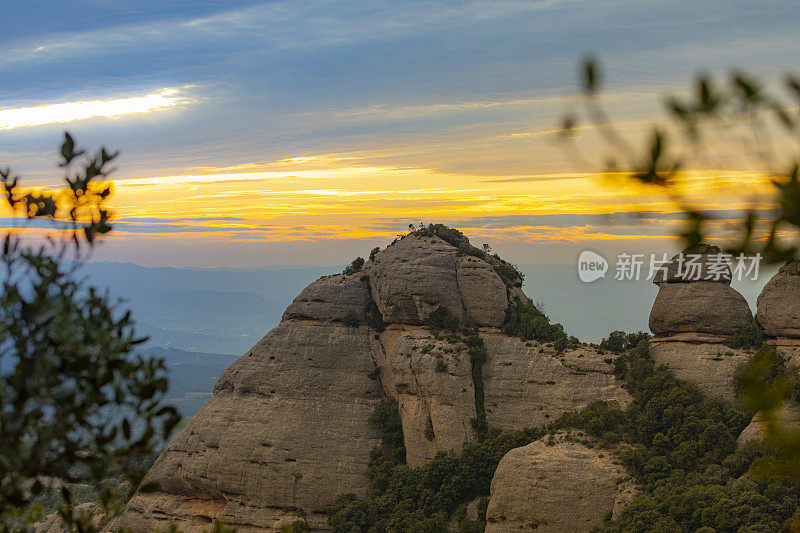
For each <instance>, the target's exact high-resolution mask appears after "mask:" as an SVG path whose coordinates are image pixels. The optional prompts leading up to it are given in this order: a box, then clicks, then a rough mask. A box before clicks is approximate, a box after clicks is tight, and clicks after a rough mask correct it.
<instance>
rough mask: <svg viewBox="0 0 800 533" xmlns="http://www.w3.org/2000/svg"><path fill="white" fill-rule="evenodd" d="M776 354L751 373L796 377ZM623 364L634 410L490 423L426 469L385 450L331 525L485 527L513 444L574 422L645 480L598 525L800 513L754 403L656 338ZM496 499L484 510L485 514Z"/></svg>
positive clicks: (736, 526)
mask: <svg viewBox="0 0 800 533" xmlns="http://www.w3.org/2000/svg"><path fill="white" fill-rule="evenodd" d="M615 337H617V338H618V337H619V336H618V335H617V336H615ZM765 353H766V352H765ZM770 354H771V352H769V353H767V354H766V355H764V356H762V357H761V358H758V359H756V363H754V365H753V366H752V368H750V369H749V370H747V369H745V370H743V371H742V373H741V376H740V380H745V382H746V376H747V373H748V372H750V373H753V372H760V373H761V374H763V373H765V372H766V373H768V374H769V375H770V376H771V377H770V379H768V380H767V382H769V383H771V384H774V385H775V386H776V387H785V385H782V383H784V382H783V381H782V380H783V379H784V378H783V377H782V376H783V374H782V367H781V365H780V362H779V361H776V360H775V359H774V358H773V357H772V356H771V355H770ZM765 362H766V363H765ZM765 364H766V366H765ZM614 372H615V374H616V376H617V377H618V378H619V379H621V380H622V381H623V382H624V384H625V386H626V388H627V389H628V390H629V391H630V393H631V395H632V396H633V402H632V403H631V405H630V406H629V407H628V408H627V409H625V410H622V409H620V408H619V406H618V405H616V404H615V403H608V402H595V403H592V404H591V405H589V406H587V407H586V408H585V409H583V410H581V411H576V412H570V413H565V414H564V415H563V416H561V417H560V418H559V419H558V420H556V421H555V422H554V423H552V424H551V425H550V426H548V427H546V428H533V429H527V430H524V431H510V432H503V433H501V432H499V431H497V430H489V431H488V432H487V435H486V437H485V438H484V439H483V440H482V441H480V442H476V443H467V444H464V447H463V448H462V451H461V454H460V455H456V454H453V453H440V454H438V455H437V456H436V457H435V458H434V459H433V461H431V462H430V463H429V464H427V465H424V466H422V467H419V468H414V469H411V468H409V467H408V466H407V465H405V464H403V462H402V461H399V460H398V455H397V454H394V455H393V454H392V453H388V454H387V453H384V452H381V451H378V450H376V451H375V452H374V453H373V457H372V461H371V463H370V468H369V475H370V480H371V489H370V493H369V495H368V498H367V500H366V501H365V500H360V499H359V498H357V497H356V496H355V495H352V494H348V495H344V496H342V497H340V498H339V500H338V502H337V504H336V505H335V506H334V508H333V509H331V511H330V514H329V523H330V525H331V526H332V527H333V528H334V530H335V531H339V532H344V531H347V532H368V531H369V532H384V531H385V532H400V531H428V532H441V531H445V530H446V528H447V524H448V523H449V522H450V521H451V519H452V518H455V519H456V522H458V523H459V527H460V528H461V531H482V530H483V526H484V525H485V523H471V521H469V520H467V519H466V513H465V507H464V506H465V504H466V503H467V502H469V501H472V500H474V499H475V498H479V497H482V496H484V497H485V496H487V495H488V493H489V485H490V482H491V479H492V477H493V475H494V471H495V469H496V468H497V465H498V463H499V461H500V459H501V458H502V457H503V455H505V454H506V453H507V452H508V451H510V450H511V449H513V448H516V447H519V446H524V445H526V444H528V443H530V442H532V441H534V440H536V439H539V438H541V437H543V436H546V435H547V434H548V433H550V434H551V435H552V434H553V433H554V432H555V431H557V430H565V429H566V430H567V431H568V432H569V431H585V432H587V433H589V434H590V435H592V436H593V437H594V438H595V441H594V442H595V444H591V443H589V445H597V446H602V447H604V448H607V449H608V453H613V454H615V455H616V456H617V457H618V458H619V460H620V461H621V462H622V463H623V464H624V465H625V466H626V467H627V468H628V470H629V471H630V472H631V474H632V476H633V477H634V480H635V481H636V482H637V485H638V486H639V489H640V493H639V494H638V495H637V496H636V497H635V498H634V500H633V502H632V503H631V504H630V505H629V506H628V507H627V508H626V509H625V510H623V511H622V512H621V513H620V515H619V517H618V518H617V519H616V520H615V521H611V516H610V515H609V516H608V517H607V520H606V522H605V523H604V525H603V526H601V527H599V528H597V531H601V532H622V531H625V532H628V531H632V532H646V531H780V530H783V529H789V528H790V527H795V526H797V525H798V523H800V522H799V521H800V512H798V508H800V486H798V485H797V484H796V483H795V482H794V481H792V479H791V478H789V477H786V476H783V477H776V476H774V475H772V476H768V477H759V476H757V475H755V470H756V469H757V468H758V467H759V465H762V464H765V463H766V464H770V461H772V460H774V459H775V457H776V455H775V452H774V450H771V449H769V448H767V447H766V446H765V445H763V444H761V443H757V442H751V443H748V444H746V445H744V446H740V447H738V448H737V446H736V438H737V436H738V435H739V434H740V433H741V431H742V429H744V427H745V426H746V425H747V424H748V422H749V421H750V419H751V416H752V412H753V411H752V410H750V409H748V408H747V407H746V406H744V405H734V404H731V403H730V402H726V401H723V400H719V399H710V398H704V397H703V395H702V393H701V392H700V391H699V389H697V387H696V386H694V385H692V384H690V383H687V382H684V381H681V380H679V379H677V378H676V377H675V376H674V375H673V374H672V372H671V371H669V370H668V369H666V368H663V367H662V368H657V367H656V366H655V363H654V362H653V359H652V358H651V357H650V354H649V344H648V341H647V340H646V339H642V340H640V341H639V343H638V344H637V345H636V346H635V347H634V348H632V349H629V350H628V351H627V352H626V353H624V354H622V355H620V356H619V357H617V358H616V360H615V363H614ZM751 381H752V382H754V383H763V382H764V380H761V381H759V380H751ZM781 393H782V394H786V391H785V390H784V391H783V392H781ZM394 405H395V404H393V403H391V402H387V403H384V404H382V405H381V406H379V408H380V411H381V415H380V416H378V417H376V419H380V420H389V421H393V423H392V424H390V425H389V426H388V428H389V429H388V431H385V430H384V429H382V431H385V432H384V433H383V434H384V443H386V442H395V446H396V445H397V444H396V443H397V442H402V431H401V430H400V433H398V426H399V415H396V416H395V415H391V414H390V413H389V411H390V410H391V408H392V407H393V406H394ZM569 434H570V433H568V435H569ZM572 438H576V437H572ZM389 448H390V449H392V447H391V446H390V447H389ZM485 509H486V507H485V504H484V506H483V508H482V512H481V513H479V517H482V518H483V519H484V520H485ZM703 528H705V529H703Z"/></svg>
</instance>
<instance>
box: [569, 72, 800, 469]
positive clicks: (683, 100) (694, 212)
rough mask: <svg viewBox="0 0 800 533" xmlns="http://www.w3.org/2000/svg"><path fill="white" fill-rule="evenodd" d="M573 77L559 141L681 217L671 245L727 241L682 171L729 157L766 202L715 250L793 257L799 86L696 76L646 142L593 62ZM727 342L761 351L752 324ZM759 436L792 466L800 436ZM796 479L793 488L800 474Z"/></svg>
mask: <svg viewBox="0 0 800 533" xmlns="http://www.w3.org/2000/svg"><path fill="white" fill-rule="evenodd" d="M581 74H582V79H581V89H582V93H583V99H582V100H581V101H580V102H579V104H578V105H580V106H581V111H580V112H579V111H577V110H576V111H571V112H568V113H567V114H565V115H564V117H563V121H562V127H561V128H560V130H559V133H558V136H559V138H560V139H561V140H562V141H564V142H565V143H572V142H573V141H574V140H575V139H576V138H577V133H578V131H579V130H584V129H586V127H585V126H586V125H588V126H590V127H591V129H594V130H595V132H596V133H599V134H600V137H601V139H602V140H603V141H604V143H605V144H606V148H609V149H610V153H605V154H604V155H603V160H604V163H602V165H603V166H604V167H605V170H606V171H607V172H608V173H609V175H614V176H623V177H625V178H628V179H630V180H632V181H633V182H636V183H639V184H642V185H645V186H648V187H650V188H651V189H652V190H653V192H655V193H658V194H664V195H665V196H667V197H668V198H670V200H671V201H672V202H673V203H674V204H675V205H676V207H677V208H678V209H679V210H680V211H681V212H682V213H683V215H684V221H683V228H682V231H680V233H679V234H678V237H680V238H681V240H682V241H683V244H684V246H685V247H689V248H691V247H694V246H697V245H699V244H700V243H703V242H708V241H709V240H710V239H711V238H714V237H718V236H721V237H725V235H724V233H723V234H722V235H720V234H719V233H716V232H715V228H716V229H719V225H718V224H716V220H715V218H717V217H718V216H719V214H721V213H722V212H724V210H720V211H718V212H716V213H715V212H714V211H709V210H708V209H706V208H705V206H703V205H701V204H698V203H697V202H696V201H693V200H692V199H691V198H690V196H689V195H687V194H686V191H687V189H686V188H685V187H683V185H685V183H686V181H687V179H688V176H689V174H688V173H687V172H686V171H687V170H690V169H692V168H694V169H701V170H705V169H710V168H719V166H718V165H719V162H720V161H726V160H730V157H731V154H732V153H734V152H735V153H736V154H739V155H740V156H742V155H743V156H745V161H746V166H747V167H749V168H756V169H758V170H759V172H760V173H761V178H762V179H763V182H764V183H765V184H769V185H770V187H771V189H770V193H769V194H763V195H760V197H759V200H758V202H757V203H756V202H751V205H749V206H748V207H747V208H746V209H739V214H738V215H735V216H733V217H730V216H729V215H728V214H726V215H725V219H726V223H725V227H726V231H730V230H731V229H732V230H733V231H734V233H735V236H734V237H732V238H725V239H724V241H723V243H722V244H723V246H722V248H723V249H724V251H725V252H726V253H729V254H731V255H738V254H744V255H750V256H755V255H756V254H760V257H761V258H763V259H764V260H765V262H766V263H773V264H775V263H781V262H784V261H791V260H795V259H796V258H797V257H798V253H799V252H800V243H798V238H797V236H798V233H797V231H798V229H800V155H798V152H797V150H795V149H794V148H793V147H795V146H796V145H797V142H798V140H800V113H798V111H797V100H798V98H800V78H798V77H797V76H796V75H794V74H789V73H787V74H785V75H784V76H783V79H782V80H781V82H780V83H770V82H768V81H767V80H765V79H762V78H761V77H759V76H758V75H753V74H752V73H747V72H743V71H741V70H734V71H732V72H731V73H730V75H729V77H728V78H727V79H726V80H721V81H720V80H717V79H715V78H714V77H713V76H711V75H709V74H705V73H702V74H700V75H698V76H697V79H696V80H695V83H694V87H692V89H691V90H690V91H688V92H687V93H686V94H687V96H684V97H676V96H668V97H667V98H665V99H664V108H665V111H666V112H667V117H668V121H666V122H664V121H658V122H657V123H654V124H653V125H652V127H651V134H650V135H649V136H646V137H645V138H644V139H636V141H639V142H630V141H629V139H627V138H626V136H625V135H623V134H622V133H621V131H619V129H618V128H617V127H616V126H615V125H614V123H613V121H612V119H611V118H610V117H609V115H608V114H607V113H606V110H605V108H604V106H603V104H602V102H601V98H600V96H601V92H602V90H601V89H602V87H601V85H602V83H601V82H602V72H601V69H600V68H599V65H598V63H597V61H596V60H595V59H594V58H591V57H590V58H587V59H585V60H584V62H583V64H582V66H581ZM581 122H585V124H582V123H581ZM642 141H643V142H642ZM709 141H711V142H709ZM572 148H573V150H572V153H573V154H574V155H577V156H578V157H577V159H578V160H580V161H582V162H584V163H585V160H584V159H583V157H582V155H581V150H580V148H579V147H578V146H577V145H576V144H572ZM720 156H721V157H720ZM717 220H718V219H717ZM715 233H716V234H715ZM730 343H732V344H737V345H738V344H741V346H740V347H752V348H756V347H758V346H759V344H760V340H759V338H758V331H757V329H756V328H755V326H754V325H751V326H750V329H749V330H748V331H745V332H742V333H741V334H740V335H737V336H736V337H735V338H734V339H732V340H731V341H730ZM772 398H773V400H774V401H775V402H776V403H774V404H772V405H764V407H765V408H764V409H762V414H763V416H765V417H767V418H769V417H772V416H773V415H774V414H775V413H777V412H778V410H779V409H780V407H781V399H780V397H778V396H774V397H772ZM765 431H766V433H767V437H768V438H769V439H772V440H774V441H778V442H784V443H787V444H788V443H790V442H794V448H793V449H790V447H789V446H787V447H784V448H783V454H784V455H785V456H788V454H791V455H793V459H792V462H795V463H797V464H800V430H797V429H792V428H791V427H787V426H785V425H782V424H781V421H780V420H778V419H773V420H769V421H768V423H767V424H765ZM797 479H798V481H800V471H799V472H798V477H797Z"/></svg>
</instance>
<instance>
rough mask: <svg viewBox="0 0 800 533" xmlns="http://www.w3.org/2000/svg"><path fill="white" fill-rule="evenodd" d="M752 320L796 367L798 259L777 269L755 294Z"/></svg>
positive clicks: (799, 358) (799, 360)
mask: <svg viewBox="0 0 800 533" xmlns="http://www.w3.org/2000/svg"><path fill="white" fill-rule="evenodd" d="M756 319H757V320H758V323H759V324H760V325H761V327H762V328H763V329H764V334H765V335H766V336H767V337H768V340H767V342H768V343H769V344H772V345H774V346H775V347H777V348H778V350H779V351H781V352H783V353H785V354H786V355H787V356H788V357H789V359H790V362H792V363H793V364H795V365H796V366H800V261H790V262H788V263H786V264H785V265H784V266H783V267H781V268H780V269H779V270H778V273H777V274H775V275H774V276H773V277H772V279H770V280H769V281H768V282H767V284H766V285H765V286H764V289H763V290H762V291H761V294H759V295H758V311H757V312H756Z"/></svg>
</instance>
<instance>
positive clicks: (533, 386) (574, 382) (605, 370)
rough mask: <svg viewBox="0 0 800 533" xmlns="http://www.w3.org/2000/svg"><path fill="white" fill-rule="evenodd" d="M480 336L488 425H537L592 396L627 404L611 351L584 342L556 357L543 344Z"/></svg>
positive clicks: (491, 335) (576, 408)
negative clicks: (483, 350) (484, 358)
mask: <svg viewBox="0 0 800 533" xmlns="http://www.w3.org/2000/svg"><path fill="white" fill-rule="evenodd" d="M481 337H482V338H483V341H484V344H485V345H486V350H487V352H488V353H489V356H488V358H487V361H486V364H485V365H484V367H483V381H484V391H485V402H484V405H485V406H486V418H487V420H488V422H489V426H490V427H497V428H500V429H519V428H525V427H535V426H540V425H542V424H547V423H548V422H552V421H553V420H555V419H556V418H558V417H559V416H560V415H561V414H562V413H564V412H566V411H573V410H579V409H582V408H584V407H586V406H587V405H589V404H590V403H592V402H594V401H597V400H606V401H616V402H617V403H618V404H619V405H620V407H621V408H625V407H627V406H628V404H630V402H631V397H630V395H629V394H628V392H627V391H626V390H625V389H623V388H622V387H621V386H620V385H619V383H618V382H617V381H616V380H615V379H614V375H613V362H614V359H615V358H616V357H617V356H616V355H613V354H609V353H606V354H599V353H598V352H597V351H596V350H595V349H593V348H590V347H588V346H587V347H581V348H579V349H577V350H569V351H567V352H565V353H563V354H560V355H559V354H557V353H556V351H555V350H554V349H552V348H548V347H547V346H545V345H544V344H541V343H526V342H524V341H522V340H520V339H518V338H516V337H509V336H508V335H502V334H497V333H484V334H482V335H481Z"/></svg>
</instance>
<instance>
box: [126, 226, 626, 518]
mask: <svg viewBox="0 0 800 533" xmlns="http://www.w3.org/2000/svg"><path fill="white" fill-rule="evenodd" d="M497 261H499V260H496V259H495V258H492V257H486V258H485V259H482V258H478V257H473V256H470V255H462V254H459V252H458V250H457V249H456V247H454V246H452V245H450V244H448V243H447V242H445V241H444V240H442V239H440V238H438V237H434V236H427V237H419V236H416V235H410V236H407V237H405V238H402V239H399V240H397V241H395V242H394V243H393V244H392V245H390V246H389V247H387V248H386V249H385V250H383V251H381V252H380V253H378V254H377V255H376V256H375V257H374V260H372V261H369V262H367V263H366V265H365V267H364V269H363V270H362V271H361V272H357V273H355V274H351V275H335V276H328V277H324V278H321V279H320V280H318V281H316V282H314V283H312V284H311V285H309V286H308V287H307V288H306V289H305V290H303V291H302V293H301V294H300V295H299V296H298V297H297V298H296V299H295V301H294V302H293V303H292V304H291V305H290V306H289V307H288V308H287V310H286V312H285V314H284V317H283V320H282V321H281V323H280V325H279V326H277V327H276V328H275V329H273V330H272V331H271V332H269V333H268V334H267V335H266V336H265V337H264V338H263V339H261V340H260V341H259V342H258V343H257V344H256V346H254V347H253V348H252V349H251V350H250V351H249V352H248V353H246V354H245V355H243V356H242V357H241V358H240V359H239V360H238V361H237V362H236V363H235V364H233V365H232V366H231V367H230V368H229V369H228V370H227V371H226V372H225V373H224V374H223V376H222V377H221V378H220V379H219V382H218V383H217V385H216V387H215V389H214V394H213V396H212V398H211V399H210V400H209V401H208V402H207V403H206V404H205V405H204V406H203V407H202V408H201V409H200V410H199V411H198V413H197V414H196V415H195V416H194V417H193V418H192V420H191V421H190V422H189V423H188V424H187V425H186V426H185V427H184V428H183V429H182V430H181V431H180V433H179V434H178V435H177V436H176V437H175V438H174V439H173V440H172V442H171V443H170V445H169V446H168V447H167V449H166V450H165V451H164V452H163V453H162V454H161V456H160V457H159V458H158V460H157V461H156V463H155V464H154V465H153V467H152V469H151V470H150V472H149V473H148V475H147V478H146V480H147V481H149V482H155V483H157V484H158V485H159V487H160V489H159V490H158V491H157V492H155V493H152V494H141V493H137V494H136V495H134V497H133V498H132V499H131V501H130V503H129V504H128V507H127V509H126V511H125V513H124V515H123V516H122V517H121V519H120V520H119V521H118V522H117V523H116V524H115V525H116V526H127V527H130V528H132V529H133V530H134V531H148V532H149V531H153V530H155V529H158V528H162V527H166V526H167V525H168V524H169V523H176V524H177V525H179V526H180V527H181V528H182V529H183V530H185V531H200V530H202V529H204V528H207V527H209V525H210V524H212V523H213V522H214V521H216V520H222V521H224V522H225V523H226V524H229V525H232V526H236V527H238V528H239V530H240V531H249V530H259V531H263V530H267V531H269V530H272V529H277V528H279V526H280V524H282V523H286V522H290V521H292V520H294V519H295V518H296V517H297V516H300V515H301V514H302V515H304V516H306V519H307V521H308V523H309V524H310V525H311V526H312V528H313V529H320V530H323V529H326V527H327V526H326V516H325V510H326V509H327V508H328V507H329V506H330V505H331V504H332V503H333V502H334V501H335V499H336V497H337V496H338V495H340V494H342V493H345V492H355V493H357V494H364V493H365V491H366V488H367V476H366V471H367V462H368V460H369V454H370V450H371V449H372V448H373V447H375V446H378V445H379V443H380V441H379V436H378V435H377V433H376V431H375V430H374V429H373V428H372V427H371V426H370V424H369V423H368V421H367V419H368V418H369V416H370V414H371V413H372V411H373V409H374V407H375V405H376V404H377V403H378V402H379V401H381V399H383V398H386V397H391V398H395V399H396V400H397V401H398V406H399V410H400V414H401V418H402V425H403V433H404V438H405V444H406V448H407V461H408V463H409V464H410V465H411V466H415V465H419V464H423V463H424V462H425V461H427V460H429V459H431V458H432V457H433V456H434V455H435V453H436V452H438V451H441V450H455V451H458V450H460V449H461V445H462V443H463V442H465V441H471V440H473V439H475V432H474V429H473V426H472V423H471V420H472V419H473V418H475V416H476V409H475V396H474V385H473V381H472V377H471V372H470V368H471V367H470V360H469V356H468V355H467V353H466V347H465V346H464V345H463V344H458V343H456V344H453V343H451V342H448V341H447V340H439V339H436V338H434V337H433V336H432V335H431V332H430V331H429V330H428V329H427V328H425V327H424V326H422V323H423V322H424V321H425V320H426V318H428V317H429V316H430V314H431V313H432V312H433V311H434V310H436V309H438V308H440V307H444V308H446V309H448V310H449V311H450V312H451V313H452V314H453V315H454V316H456V317H459V318H460V319H462V320H463V321H466V322H468V323H472V324H475V325H477V326H480V328H481V329H480V335H481V337H482V338H483V340H484V343H485V346H486V349H487V352H488V354H487V360H486V363H485V364H484V366H483V381H484V388H485V398H486V399H485V407H486V415H487V420H488V422H489V425H490V426H492V427H498V428H501V429H514V428H523V427H531V426H537V425H540V424H542V423H545V422H546V421H547V420H549V419H552V418H555V417H557V416H559V415H560V414H561V413H563V412H564V411H566V410H573V409H579V408H581V407H584V406H585V405H587V404H588V403H589V402H592V401H595V400H616V401H618V402H619V403H620V404H622V405H623V406H624V405H627V403H628V402H629V401H630V398H629V396H628V394H627V392H626V391H624V390H623V389H622V388H620V386H619V385H617V384H616V383H615V381H614V378H613V376H612V373H611V365H610V361H611V360H610V359H609V356H608V355H607V354H606V355H601V354H599V353H597V351H595V350H594V349H591V348H588V347H581V348H578V349H574V350H568V351H566V352H565V353H562V354H558V353H556V351H555V350H554V349H553V348H551V347H548V346H545V345H542V344H540V343H535V342H527V343H526V342H523V341H522V340H520V339H518V338H515V337H510V336H508V335H505V334H503V333H502V332H501V329H500V326H502V324H503V322H504V320H505V318H506V310H507V308H508V307H509V305H512V304H513V303H514V300H515V299H516V298H526V297H525V296H524V294H522V291H521V289H520V285H521V280H512V281H511V282H509V281H508V280H506V281H505V282H504V281H503V279H502V278H501V277H500V275H498V270H499V268H498V267H500V266H502V265H501V264H500V263H499V262H497ZM377 313H380V315H378V314H377ZM376 317H378V319H377V322H378V323H380V320H381V317H382V321H383V322H384V323H385V329H384V328H377V329H376V328H375V327H370V326H369V325H367V324H373V325H375V324H376ZM343 321H344V322H343ZM356 322H357V323H358V324H360V325H355V323H356ZM346 324H350V325H346ZM380 329H383V331H379V330H380ZM376 378H377V379H376ZM429 430H430V431H429Z"/></svg>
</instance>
